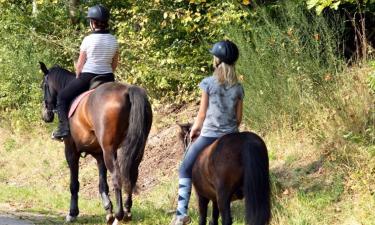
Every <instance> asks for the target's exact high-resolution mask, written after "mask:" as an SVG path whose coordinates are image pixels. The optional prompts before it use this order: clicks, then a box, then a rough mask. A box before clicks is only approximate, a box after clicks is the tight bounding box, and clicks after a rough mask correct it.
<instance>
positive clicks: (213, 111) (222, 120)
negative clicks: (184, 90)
mask: <svg viewBox="0 0 375 225" xmlns="http://www.w3.org/2000/svg"><path fill="white" fill-rule="evenodd" d="M199 87H200V88H201V89H202V90H203V91H204V92H206V93H207V94H208V109H207V113H206V118H205V120H204V122H203V127H202V130H201V135H202V136H204V137H220V136H222V135H224V134H228V133H234V132H238V127H237V118H236V105H237V102H238V100H242V99H243V97H244V90H243V87H242V85H241V84H240V83H237V84H235V85H233V86H226V85H221V84H219V82H218V81H217V79H216V77H215V76H210V77H206V78H205V79H203V80H202V82H201V83H200V84H199Z"/></svg>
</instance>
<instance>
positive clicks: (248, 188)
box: [242, 132, 271, 225]
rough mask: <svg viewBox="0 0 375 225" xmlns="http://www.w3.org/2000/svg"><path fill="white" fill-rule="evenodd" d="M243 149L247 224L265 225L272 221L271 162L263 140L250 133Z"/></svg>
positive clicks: (246, 136) (245, 134) (246, 133)
mask: <svg viewBox="0 0 375 225" xmlns="http://www.w3.org/2000/svg"><path fill="white" fill-rule="evenodd" d="M242 134H243V135H244V137H245V138H246V140H245V142H244V145H245V146H244V148H242V159H243V166H244V196H245V207H246V224H251V225H265V224H269V222H270V219H271V200H270V194H271V189H270V180H269V162H268V153H267V148H266V145H265V143H264V142H263V140H262V139H261V138H260V137H259V136H258V135H256V134H254V133H250V132H244V133H242Z"/></svg>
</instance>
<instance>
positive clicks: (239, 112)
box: [236, 99, 243, 126]
mask: <svg viewBox="0 0 375 225" xmlns="http://www.w3.org/2000/svg"><path fill="white" fill-rule="evenodd" d="M242 106H243V100H242V99H239V100H238V102H237V105H236V119H237V126H240V124H241V122H242Z"/></svg>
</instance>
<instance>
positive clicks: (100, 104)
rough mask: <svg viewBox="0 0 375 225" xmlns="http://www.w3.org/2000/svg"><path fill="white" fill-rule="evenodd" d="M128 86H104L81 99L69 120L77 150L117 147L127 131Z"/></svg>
mask: <svg viewBox="0 0 375 225" xmlns="http://www.w3.org/2000/svg"><path fill="white" fill-rule="evenodd" d="M128 87H129V86H128V85H125V84H121V83H117V82H116V83H115V82H111V83H105V84H103V85H101V86H99V87H98V88H96V89H95V91H93V92H92V93H91V94H90V95H88V96H85V97H84V98H83V99H82V101H81V103H80V104H79V105H78V107H77V109H76V112H75V113H74V115H73V116H72V117H71V118H70V125H71V134H72V137H73V139H74V141H75V143H76V145H77V147H78V148H80V149H82V150H89V151H94V150H95V149H97V150H96V151H98V152H100V151H101V150H100V145H103V144H108V143H111V144H113V145H116V146H118V145H120V144H121V141H122V140H123V137H124V136H125V132H126V129H127V127H128V119H127V118H128V117H129V111H130V103H129V98H128Z"/></svg>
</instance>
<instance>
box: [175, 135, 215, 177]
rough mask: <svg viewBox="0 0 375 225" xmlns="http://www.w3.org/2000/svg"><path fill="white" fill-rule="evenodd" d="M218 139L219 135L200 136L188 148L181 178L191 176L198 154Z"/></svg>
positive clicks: (181, 168) (180, 174)
mask: <svg viewBox="0 0 375 225" xmlns="http://www.w3.org/2000/svg"><path fill="white" fill-rule="evenodd" d="M216 139H218V138H217V137H203V136H199V137H198V138H197V139H196V140H195V141H194V142H192V144H191V145H190V147H189V148H188V149H187V150H186V154H185V157H184V159H183V160H182V163H181V166H180V170H179V178H191V174H192V170H193V166H194V163H195V160H196V159H197V157H198V155H199V154H200V153H201V152H202V151H203V149H205V148H206V147H207V146H209V145H210V144H212V143H213V142H214V141H216Z"/></svg>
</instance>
